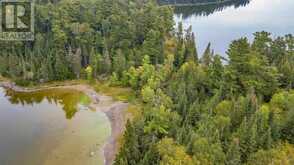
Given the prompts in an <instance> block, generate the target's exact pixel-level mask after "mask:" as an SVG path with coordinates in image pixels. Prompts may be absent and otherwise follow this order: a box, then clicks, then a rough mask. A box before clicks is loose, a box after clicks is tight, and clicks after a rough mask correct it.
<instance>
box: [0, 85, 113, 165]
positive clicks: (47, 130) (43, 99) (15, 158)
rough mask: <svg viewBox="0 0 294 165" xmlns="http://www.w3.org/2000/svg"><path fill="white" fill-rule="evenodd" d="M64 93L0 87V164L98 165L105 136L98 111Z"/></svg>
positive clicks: (106, 127) (83, 98) (78, 94)
mask: <svg viewBox="0 0 294 165" xmlns="http://www.w3.org/2000/svg"><path fill="white" fill-rule="evenodd" d="M87 103H89V98H88V97H87V96H85V95H84V94H83V93H82V92H78V91H74V90H68V89H54V90H42V91H37V92H31V93H22V92H14V91H11V90H5V89H3V88H1V87H0V165H67V164H69V165H81V164H87V165H96V164H103V161H104V160H103V153H102V149H103V145H104V144H105V142H106V140H107V138H108V137H109V136H110V133H111V126H110V123H109V121H108V118H107V116H106V115H105V114H104V113H102V112H95V111H93V110H87V109H83V110H81V109H80V108H79V105H85V106H86V104H87Z"/></svg>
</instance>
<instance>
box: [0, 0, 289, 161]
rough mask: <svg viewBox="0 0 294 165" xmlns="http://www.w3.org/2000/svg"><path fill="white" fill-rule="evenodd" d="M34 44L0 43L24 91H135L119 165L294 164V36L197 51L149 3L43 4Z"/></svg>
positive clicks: (188, 36)
mask: <svg viewBox="0 0 294 165" xmlns="http://www.w3.org/2000/svg"><path fill="white" fill-rule="evenodd" d="M36 3H37V4H36V18H35V40H34V41H26V42H22V41H19V42H16V41H14V42H11V41H0V50H1V51H0V75H1V76H3V77H6V78H8V79H10V80H13V81H15V82H16V83H17V84H18V85H22V86H33V85H37V84H40V83H45V82H46V83H50V82H52V81H64V80H73V79H87V80H89V81H90V82H92V83H96V80H99V81H104V82H105V81H106V82H108V83H110V84H111V85H112V86H120V87H125V88H131V89H132V91H134V93H135V94H136V98H135V99H134V100H135V102H136V104H139V105H138V106H140V115H138V116H136V118H133V119H132V120H130V121H128V122H127V125H126V131H125V133H124V135H123V138H122V141H121V147H120V149H119V152H118V153H117V156H116V159H115V160H114V163H113V164H114V165H157V164H158V165H179V164H181V165H239V164H240V165H241V164H246V165H272V164H283V165H293V164H294V120H293V119H294V90H293V88H294V36H293V35H292V34H288V35H285V36H279V37H272V36H271V34H270V33H269V32H265V31H261V32H256V33H254V40H253V41H252V42H249V41H248V39H247V38H246V37H243V38H239V39H238V38H236V40H234V41H232V42H231V44H230V46H229V47H228V48H227V56H228V58H227V59H226V58H223V57H222V56H220V55H218V54H215V53H214V51H213V48H212V47H211V45H210V44H208V45H207V48H206V50H205V52H204V53H203V54H198V51H197V49H196V44H197V43H195V35H194V33H192V31H191V27H190V28H188V29H184V28H183V25H182V24H181V23H179V25H178V26H177V27H175V26H174V20H173V8H172V7H171V6H160V5H158V3H157V1H153V0H89V1H84V0H75V1H73V0H37V2H36Z"/></svg>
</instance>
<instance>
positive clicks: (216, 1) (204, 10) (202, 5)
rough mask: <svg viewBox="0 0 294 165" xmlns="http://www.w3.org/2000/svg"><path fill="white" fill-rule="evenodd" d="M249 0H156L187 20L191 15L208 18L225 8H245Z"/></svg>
mask: <svg viewBox="0 0 294 165" xmlns="http://www.w3.org/2000/svg"><path fill="white" fill-rule="evenodd" d="M250 1H251V0H158V3H159V4H160V5H171V6H173V7H174V13H175V14H176V15H181V16H182V17H183V18H187V17H189V16H191V15H195V16H208V15H210V14H213V13H214V12H217V11H222V10H224V9H226V8H227V7H231V6H234V7H235V8H239V7H242V6H246V5H248V4H249V3H250Z"/></svg>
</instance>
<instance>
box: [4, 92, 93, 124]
mask: <svg viewBox="0 0 294 165" xmlns="http://www.w3.org/2000/svg"><path fill="white" fill-rule="evenodd" d="M5 95H6V96H7V97H8V100H9V101H10V103H11V104H21V105H34V104H38V103H41V102H42V101H43V100H47V101H48V102H49V103H55V104H59V105H62V109H63V111H64V112H65V115H66V118H67V119H71V118H72V117H73V116H74V115H75V113H76V112H77V108H78V104H87V103H89V102H90V99H89V98H88V97H87V96H86V95H84V94H83V93H82V92H80V91H72V90H68V89H54V90H52V89H48V90H42V91H35V92H30V93H26V92H15V91H13V90H6V93H5Z"/></svg>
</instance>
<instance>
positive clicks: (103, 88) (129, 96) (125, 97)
mask: <svg viewBox="0 0 294 165" xmlns="http://www.w3.org/2000/svg"><path fill="white" fill-rule="evenodd" d="M93 86H94V89H95V90H96V91H97V92H99V93H103V94H105V95H108V96H111V97H113V98H114V99H115V100H119V101H124V102H129V103H132V102H135V100H136V93H135V91H133V90H132V89H130V88H125V87H113V86H110V85H109V83H108V82H96V83H95V84H94V85H93Z"/></svg>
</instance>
